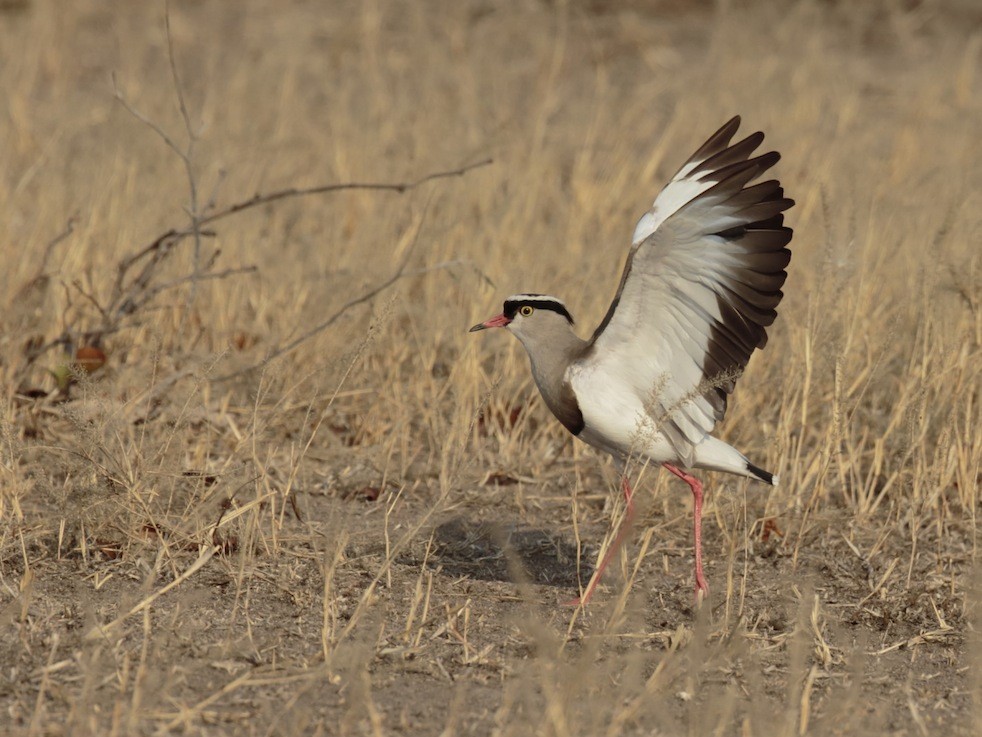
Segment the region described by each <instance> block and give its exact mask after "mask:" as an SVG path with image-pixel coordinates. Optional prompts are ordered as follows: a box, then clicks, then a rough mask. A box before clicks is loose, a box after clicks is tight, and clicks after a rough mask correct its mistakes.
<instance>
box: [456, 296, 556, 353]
mask: <svg viewBox="0 0 982 737" xmlns="http://www.w3.org/2000/svg"><path fill="white" fill-rule="evenodd" d="M572 325H573V316H572V315H570V314H569V310H567V309H566V305H565V304H563V301H562V300H561V299H558V298H556V297H549V296H547V295H545V294H516V295H513V296H511V297H509V298H508V299H506V300H505V305H504V309H503V310H502V312H501V314H500V315H495V316H494V317H492V318H490V319H489V320H485V321H484V322H479V323H478V324H477V325H475V326H474V327H472V328H471V329H470V332H472V333H473V332H476V331H478V330H484V329H486V328H507V329H508V330H509V331H511V332H512V333H514V335H515V337H516V338H518V339H519V340H520V341H522V343H524V344H525V345H526V346H528V344H529V341H533V342H539V341H546V340H548V339H549V337H550V336H554V335H556V334H557V333H560V331H561V332H563V333H568V332H570V331H571V329H572Z"/></svg>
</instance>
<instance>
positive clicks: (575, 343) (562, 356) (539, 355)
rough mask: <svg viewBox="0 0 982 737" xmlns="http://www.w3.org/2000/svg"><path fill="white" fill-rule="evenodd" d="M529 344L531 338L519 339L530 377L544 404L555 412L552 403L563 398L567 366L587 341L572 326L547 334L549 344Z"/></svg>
mask: <svg viewBox="0 0 982 737" xmlns="http://www.w3.org/2000/svg"><path fill="white" fill-rule="evenodd" d="M530 343H531V341H530V342H526V341H524V340H523V341H522V345H523V346H525V352H526V353H528V356H529V362H530V363H531V364H532V377H533V378H534V379H535V383H536V386H538V387H539V392H540V393H541V394H542V398H543V399H545V401H546V404H547V405H549V407H550V408H551V409H552V410H553V412H556V408H555V407H554V406H553V405H554V404H555V403H557V402H562V401H563V384H564V382H565V378H566V369H567V368H569V365H570V363H571V362H573V361H574V360H576V359H577V358H579V357H580V356H581V355H583V351H585V350H586V347H587V345H588V343H587V341H585V340H583V339H582V338H580V337H579V336H578V335H577V334H576V333H574V332H573V331H572V329H570V330H567V331H565V332H562V333H560V334H558V335H553V336H550V341H549V344H548V345H543V344H536V343H531V344H530Z"/></svg>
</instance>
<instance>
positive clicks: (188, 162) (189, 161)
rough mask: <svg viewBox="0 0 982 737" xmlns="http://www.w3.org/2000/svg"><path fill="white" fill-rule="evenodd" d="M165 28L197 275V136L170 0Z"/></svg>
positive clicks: (191, 297)
mask: <svg viewBox="0 0 982 737" xmlns="http://www.w3.org/2000/svg"><path fill="white" fill-rule="evenodd" d="M164 29H165V31H166V33H167V59H168V61H169V62H170V73H171V79H172V80H173V82H174V94H175V95H176V96H177V104H178V107H179V108H180V109H181V119H182V120H183V121H184V131H185V133H186V134H187V137H188V145H187V148H186V149H185V150H184V155H183V156H182V157H181V158H182V160H183V161H184V171H185V173H186V174H187V178H188V194H189V199H190V202H189V203H188V207H187V208H186V212H187V214H188V217H189V218H190V219H191V234H192V235H193V237H194V253H193V259H192V263H193V264H194V267H193V269H192V273H193V274H194V275H195V276H197V275H198V274H200V273H201V212H200V210H199V209H198V180H197V178H196V177H195V174H194V144H195V142H196V140H197V136H196V135H195V132H194V129H193V128H192V127H191V114H190V113H189V112H188V106H187V102H186V101H185V99H184V86H183V85H182V84H181V77H180V75H179V74H178V73H177V58H176V57H175V55H174V36H173V35H172V34H171V30H170V1H169V0H167V2H165V4H164ZM197 287H198V282H197V280H192V281H191V290H190V291H189V292H188V300H187V306H188V309H190V307H191V305H192V304H193V303H194V298H195V294H196V292H197Z"/></svg>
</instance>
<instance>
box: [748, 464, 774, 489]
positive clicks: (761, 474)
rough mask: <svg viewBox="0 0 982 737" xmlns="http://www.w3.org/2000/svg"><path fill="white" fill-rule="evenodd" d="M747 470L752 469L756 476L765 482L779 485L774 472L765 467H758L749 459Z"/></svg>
mask: <svg viewBox="0 0 982 737" xmlns="http://www.w3.org/2000/svg"><path fill="white" fill-rule="evenodd" d="M747 470H748V471H750V473H752V474H753V475H754V476H756V477H757V478H759V479H760V480H761V481H763V482H764V483H765V484H770V485H771V486H777V481H778V478H777V476H775V475H774V474H772V473H769V472H768V471H765V470H764V469H763V468H757V466H755V465H754V464H753V463H751V462H750V461H747Z"/></svg>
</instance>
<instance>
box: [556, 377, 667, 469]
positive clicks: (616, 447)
mask: <svg viewBox="0 0 982 737" xmlns="http://www.w3.org/2000/svg"><path fill="white" fill-rule="evenodd" d="M566 379H567V381H569V383H570V385H571V386H572V387H573V391H574V392H575V393H576V401H577V402H578V403H579V406H580V412H581V413H582V414H583V422H584V427H583V431H582V432H581V433H580V434H579V435H578V437H579V438H580V440H582V441H584V442H585V443H588V444H589V445H592V446H594V447H595V448H599V449H600V450H603V451H606V452H607V453H610V454H612V455H614V456H616V457H618V458H621V459H623V458H626V457H627V456H632V455H633V456H641V457H646V458H648V459H650V460H651V461H652V462H654V463H663V462H665V461H668V462H673V461H677V460H678V458H677V454H676V453H675V451H674V449H673V448H672V446H671V444H670V443H669V442H668V440H667V439H666V438H665V437H664V436H663V435H662V434H661V433H660V432H658V428H657V427H656V425H655V422H654V420H653V419H652V418H651V417H650V416H649V415H648V413H647V411H646V410H645V406H644V402H643V400H642V399H641V398H640V397H639V396H638V395H637V393H636V392H635V391H634V389H633V388H632V386H631V384H630V382H625V381H619V380H618V377H617V376H613V375H611V374H610V373H609V372H606V371H603V370H601V367H598V366H597V365H595V364H589V363H587V364H582V363H574V364H572V365H571V366H570V367H569V369H568V370H567V372H566Z"/></svg>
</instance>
